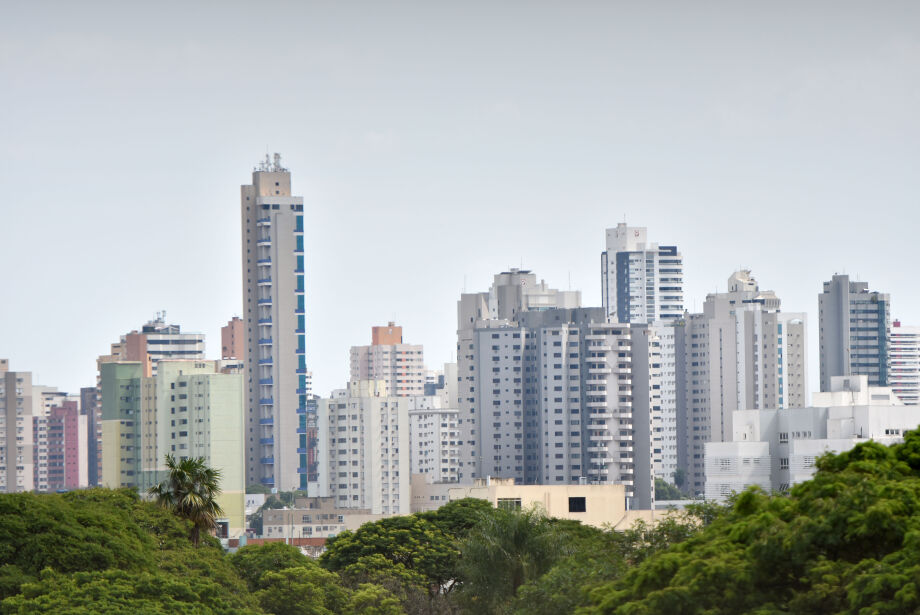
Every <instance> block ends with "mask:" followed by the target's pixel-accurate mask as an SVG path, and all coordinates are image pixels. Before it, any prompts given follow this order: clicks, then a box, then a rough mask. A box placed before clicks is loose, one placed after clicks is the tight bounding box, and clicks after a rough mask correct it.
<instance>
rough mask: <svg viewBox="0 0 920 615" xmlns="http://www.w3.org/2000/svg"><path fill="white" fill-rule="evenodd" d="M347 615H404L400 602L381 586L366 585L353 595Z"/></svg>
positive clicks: (346, 610)
mask: <svg viewBox="0 0 920 615" xmlns="http://www.w3.org/2000/svg"><path fill="white" fill-rule="evenodd" d="M344 613H345V615H404V614H405V611H404V610H403V608H402V607H401V606H400V603H399V600H398V599H397V598H396V596H394V595H393V594H391V593H390V592H388V591H387V590H385V589H384V588H382V587H380V586H379V585H372V584H370V583H365V584H363V585H360V586H359V587H358V589H357V590H355V591H354V593H352V595H351V598H349V600H348V604H347V605H346V607H345V611H344Z"/></svg>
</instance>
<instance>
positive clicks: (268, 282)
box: [256, 278, 272, 286]
mask: <svg viewBox="0 0 920 615" xmlns="http://www.w3.org/2000/svg"><path fill="white" fill-rule="evenodd" d="M271 283H272V279H271V278H259V279H258V280H256V284H258V285H259V286H270V285H271Z"/></svg>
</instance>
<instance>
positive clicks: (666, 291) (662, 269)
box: [601, 223, 684, 324]
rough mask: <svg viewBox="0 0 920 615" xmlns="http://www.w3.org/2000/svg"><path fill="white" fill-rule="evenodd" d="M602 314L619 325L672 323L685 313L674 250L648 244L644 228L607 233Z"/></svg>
mask: <svg viewBox="0 0 920 615" xmlns="http://www.w3.org/2000/svg"><path fill="white" fill-rule="evenodd" d="M601 301H602V304H603V307H604V313H605V314H607V315H608V317H609V318H610V319H611V320H615V321H617V322H621V323H649V324H650V323H653V322H656V321H662V320H664V321H666V320H675V319H679V318H681V317H682V316H683V313H684V263H683V257H682V256H681V254H680V252H678V251H677V247H676V246H659V245H658V244H657V243H650V242H649V241H648V229H646V227H644V226H627V225H626V224H625V223H621V224H618V225H617V226H616V228H609V229H607V249H606V250H605V251H604V252H602V253H601Z"/></svg>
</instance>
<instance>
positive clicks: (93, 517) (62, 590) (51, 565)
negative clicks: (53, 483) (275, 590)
mask: <svg viewBox="0 0 920 615" xmlns="http://www.w3.org/2000/svg"><path fill="white" fill-rule="evenodd" d="M190 530H191V523H189V522H187V521H183V520H181V519H180V518H178V517H177V516H175V515H174V514H172V513H171V512H169V511H167V510H165V509H162V508H160V507H158V506H155V505H153V504H149V503H145V502H142V501H140V499H139V498H138V496H137V494H136V493H134V492H133V491H129V490H120V491H111V490H107V489H89V490H85V491H74V492H71V493H66V494H41V495H39V494H33V493H18V494H8V495H3V496H0V597H2V598H4V600H3V602H2V603H0V610H2V612H3V613H46V612H47V613H52V612H54V613H57V612H68V613H81V612H83V613H136V612H143V613H176V612H189V611H193V612H196V613H201V614H202V615H207V614H210V613H228V614H229V613H255V612H258V610H257V608H256V603H255V601H254V600H253V598H252V597H251V596H250V595H249V593H248V592H247V591H246V587H245V585H244V584H243V583H242V582H241V581H240V578H239V577H238V576H237V574H236V573H235V572H234V570H233V569H232V567H231V566H230V564H229V562H228V561H227V558H226V557H225V556H224V553H223V550H222V549H221V548H220V545H219V543H218V542H217V541H216V540H214V539H212V538H210V537H204V538H203V539H202V542H201V546H200V548H197V549H196V548H195V547H194V546H193V545H192V543H191V542H190V541H189V534H190Z"/></svg>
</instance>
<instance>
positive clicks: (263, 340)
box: [259, 337, 272, 346]
mask: <svg viewBox="0 0 920 615" xmlns="http://www.w3.org/2000/svg"><path fill="white" fill-rule="evenodd" d="M259 345H260V346H271V345H272V338H270V337H261V338H259Z"/></svg>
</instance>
